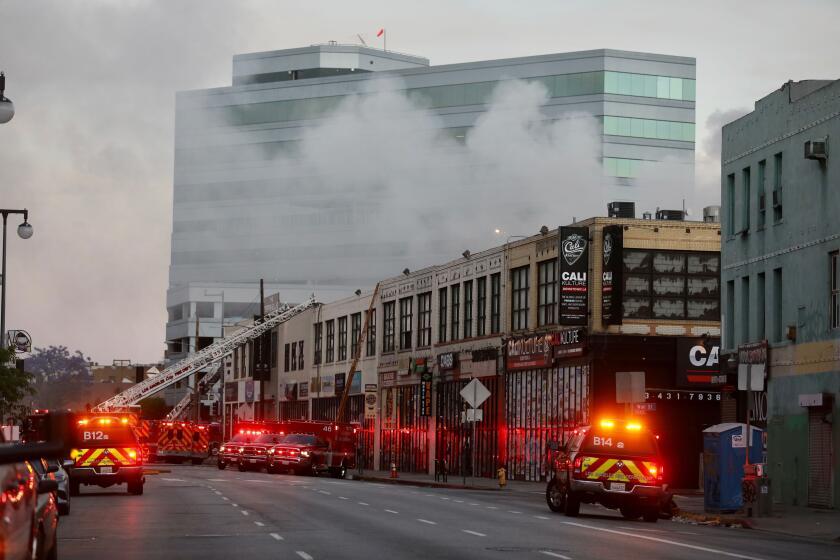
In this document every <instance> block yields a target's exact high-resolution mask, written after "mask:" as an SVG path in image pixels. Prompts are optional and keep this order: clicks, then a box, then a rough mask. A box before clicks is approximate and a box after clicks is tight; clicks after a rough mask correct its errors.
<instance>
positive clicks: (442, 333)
mask: <svg viewBox="0 0 840 560" xmlns="http://www.w3.org/2000/svg"><path fill="white" fill-rule="evenodd" d="M446 313H447V307H446V288H441V289H440V290H438V342H446Z"/></svg>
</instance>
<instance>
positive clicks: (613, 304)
mask: <svg viewBox="0 0 840 560" xmlns="http://www.w3.org/2000/svg"><path fill="white" fill-rule="evenodd" d="M601 258H602V259H603V260H602V266H603V269H602V271H601V322H602V323H603V324H605V325H620V324H621V316H622V310H621V300H622V298H621V292H622V289H623V282H622V272H623V270H624V228H623V227H622V226H620V225H615V226H606V227H605V228H604V242H603V251H602V252H601Z"/></svg>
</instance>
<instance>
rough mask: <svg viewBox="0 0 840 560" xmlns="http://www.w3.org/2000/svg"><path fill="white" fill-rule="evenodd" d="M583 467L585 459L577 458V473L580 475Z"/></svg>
mask: <svg viewBox="0 0 840 560" xmlns="http://www.w3.org/2000/svg"><path fill="white" fill-rule="evenodd" d="M581 467H583V457H580V456H578V457H575V472H576V473H579V472H580V469H581Z"/></svg>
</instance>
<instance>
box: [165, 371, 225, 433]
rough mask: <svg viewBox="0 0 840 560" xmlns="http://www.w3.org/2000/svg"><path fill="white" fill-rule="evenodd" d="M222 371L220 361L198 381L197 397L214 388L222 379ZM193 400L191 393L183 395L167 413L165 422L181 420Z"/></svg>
mask: <svg viewBox="0 0 840 560" xmlns="http://www.w3.org/2000/svg"><path fill="white" fill-rule="evenodd" d="M211 367H212V366H211ZM223 370H224V365H223V363H222V362H221V361H220V362H219V363H218V366H217V367H216V368H215V369H213V370H212V372H211V373H209V374H208V375H205V376H204V378H203V379H202V380H201V381H199V383H198V394H199V396H201V395H204V394H205V393H207V390H208V389H210V388H211V387H212V388H215V387H216V386H217V385H218V383H219V380H220V379H221V378H222V371H223ZM193 400H195V395H194V394H193V393H192V391H188V392H187V394H186V395H184V398H183V399H181V401H180V402H179V403H178V404H176V405H175V407H174V408H173V409H172V410H170V411H169V414H167V415H166V419H167V420H178V419H179V418H181V417H182V416H183V415H184V414H185V413H186V412H187V410H188V409H189V408H190V405H191V404H192V403H193Z"/></svg>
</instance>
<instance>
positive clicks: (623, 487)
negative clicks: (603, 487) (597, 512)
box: [610, 482, 627, 492]
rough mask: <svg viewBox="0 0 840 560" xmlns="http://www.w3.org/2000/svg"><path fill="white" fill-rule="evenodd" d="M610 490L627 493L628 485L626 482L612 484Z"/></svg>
mask: <svg viewBox="0 0 840 560" xmlns="http://www.w3.org/2000/svg"><path fill="white" fill-rule="evenodd" d="M610 490H615V491H616V492H625V491H626V490H627V485H626V484H625V483H624V482H611V483H610Z"/></svg>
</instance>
